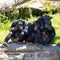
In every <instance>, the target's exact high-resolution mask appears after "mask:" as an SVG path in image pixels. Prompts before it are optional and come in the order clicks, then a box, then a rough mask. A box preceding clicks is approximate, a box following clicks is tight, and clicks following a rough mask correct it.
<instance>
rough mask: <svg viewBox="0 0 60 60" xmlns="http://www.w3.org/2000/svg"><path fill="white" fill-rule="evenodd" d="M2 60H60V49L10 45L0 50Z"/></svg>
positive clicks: (33, 45) (51, 46)
mask: <svg viewBox="0 0 60 60" xmlns="http://www.w3.org/2000/svg"><path fill="white" fill-rule="evenodd" d="M41 47H42V48H41ZM0 60H60V47H58V46H55V45H49V46H43V45H38V44H32V43H26V44H22V43H20V44H17V43H9V47H5V48H0Z"/></svg>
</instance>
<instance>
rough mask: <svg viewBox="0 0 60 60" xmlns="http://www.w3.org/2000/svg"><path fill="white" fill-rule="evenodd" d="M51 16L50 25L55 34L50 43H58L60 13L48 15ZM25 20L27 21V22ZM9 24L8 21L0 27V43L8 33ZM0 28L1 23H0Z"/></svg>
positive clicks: (30, 19) (59, 38) (59, 41)
mask: <svg viewBox="0 0 60 60" xmlns="http://www.w3.org/2000/svg"><path fill="white" fill-rule="evenodd" d="M50 16H52V17H53V18H52V20H51V21H52V25H53V26H54V28H55V31H56V36H55V38H54V40H53V41H52V43H55V44H58V43H60V14H55V15H50ZM37 18H38V17H32V16H31V17H30V18H28V20H27V21H28V22H31V21H34V20H36V19H37ZM28 22H27V23H28ZM10 25H11V22H8V23H7V24H6V25H4V28H3V29H0V43H2V42H3V41H4V39H5V37H6V36H7V34H8V33H9V27H10ZM0 28H1V25H0Z"/></svg>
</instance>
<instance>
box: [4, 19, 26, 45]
mask: <svg viewBox="0 0 60 60" xmlns="http://www.w3.org/2000/svg"><path fill="white" fill-rule="evenodd" d="M25 25H26V22H25V21H24V20H16V21H14V22H13V23H12V25H11V27H10V33H9V34H8V35H7V37H6V38H5V40H4V43H3V45H6V46H8V44H7V43H8V40H9V39H11V40H12V41H13V42H22V41H23V40H24V39H25V36H24V33H25V30H24V27H25Z"/></svg>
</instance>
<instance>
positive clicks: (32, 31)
mask: <svg viewBox="0 0 60 60" xmlns="http://www.w3.org/2000/svg"><path fill="white" fill-rule="evenodd" d="M27 26H28V35H27V39H26V42H32V43H39V44H40V43H41V40H42V39H41V32H40V29H39V27H40V26H39V23H37V21H33V22H30V23H28V25H27Z"/></svg>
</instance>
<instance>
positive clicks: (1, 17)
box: [0, 13, 8, 24]
mask: <svg viewBox="0 0 60 60" xmlns="http://www.w3.org/2000/svg"><path fill="white" fill-rule="evenodd" d="M7 21H8V17H7V16H5V15H3V14H1V13H0V23H4V24H5V23H7Z"/></svg>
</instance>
